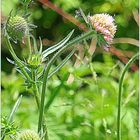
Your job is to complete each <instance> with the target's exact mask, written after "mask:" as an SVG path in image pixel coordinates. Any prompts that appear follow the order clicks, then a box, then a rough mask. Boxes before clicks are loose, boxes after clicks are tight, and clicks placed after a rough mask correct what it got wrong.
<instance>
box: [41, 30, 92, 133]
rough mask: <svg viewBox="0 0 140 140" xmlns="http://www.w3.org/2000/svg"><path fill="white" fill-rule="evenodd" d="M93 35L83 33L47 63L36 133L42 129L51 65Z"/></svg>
mask: <svg viewBox="0 0 140 140" xmlns="http://www.w3.org/2000/svg"><path fill="white" fill-rule="evenodd" d="M94 34H95V31H93V30H92V31H89V32H87V33H84V34H82V35H81V36H79V37H77V38H75V39H73V40H72V41H70V42H69V43H68V44H66V45H65V46H64V47H63V48H61V49H60V50H59V51H58V52H57V53H56V54H54V56H53V58H52V59H51V60H50V61H49V63H48V65H47V67H46V69H45V71H44V79H43V86H42V93H41V106H40V113H39V121H38V132H40V131H41V129H42V121H43V114H44V102H45V92H46V83H47V79H48V74H49V70H50V68H51V65H52V64H53V63H54V61H55V60H56V59H57V57H58V56H59V55H61V53H62V52H64V50H66V49H67V48H68V47H70V46H73V45H74V44H76V43H79V42H81V41H82V40H84V39H88V38H90V37H92V36H93V35H94Z"/></svg>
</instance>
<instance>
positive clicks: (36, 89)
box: [32, 69, 40, 109]
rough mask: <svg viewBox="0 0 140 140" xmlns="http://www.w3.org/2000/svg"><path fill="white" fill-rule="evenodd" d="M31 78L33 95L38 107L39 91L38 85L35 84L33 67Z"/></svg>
mask: <svg viewBox="0 0 140 140" xmlns="http://www.w3.org/2000/svg"><path fill="white" fill-rule="evenodd" d="M32 80H33V81H34V83H33V84H32V86H33V92H34V96H35V100H36V103H37V106H38V109H39V106H40V101H39V91H38V87H37V84H36V72H35V70H34V69H32Z"/></svg>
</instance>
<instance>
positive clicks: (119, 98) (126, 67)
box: [117, 53, 139, 140]
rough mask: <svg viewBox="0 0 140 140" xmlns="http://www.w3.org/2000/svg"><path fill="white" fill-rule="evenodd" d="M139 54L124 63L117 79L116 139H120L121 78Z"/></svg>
mask: <svg viewBox="0 0 140 140" xmlns="http://www.w3.org/2000/svg"><path fill="white" fill-rule="evenodd" d="M138 56H139V54H138V53H137V54H136V55H134V56H133V57H132V58H131V59H130V60H129V61H128V63H127V64H126V65H125V67H124V69H123V71H122V74H121V76H120V80H119V93H118V116H117V140H121V98H122V87H123V79H124V76H125V73H126V71H127V70H128V68H129V67H130V65H131V64H132V63H133V62H134V61H135V60H136V59H137V58H138Z"/></svg>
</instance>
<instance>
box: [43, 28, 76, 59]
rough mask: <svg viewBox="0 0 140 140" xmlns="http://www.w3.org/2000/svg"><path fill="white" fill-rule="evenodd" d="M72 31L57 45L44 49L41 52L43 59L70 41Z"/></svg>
mask: <svg viewBox="0 0 140 140" xmlns="http://www.w3.org/2000/svg"><path fill="white" fill-rule="evenodd" d="M73 32H74V30H72V31H71V32H70V33H69V34H68V35H67V36H66V37H65V38H64V39H63V40H62V41H60V42H59V43H58V44H56V45H54V46H52V47H50V48H48V49H46V50H45V51H43V53H42V54H43V59H44V58H45V57H47V56H48V55H49V54H51V53H53V52H55V51H56V50H58V49H60V48H62V47H63V46H64V45H65V44H66V43H67V42H68V41H69V39H70V37H71V36H72V34H73Z"/></svg>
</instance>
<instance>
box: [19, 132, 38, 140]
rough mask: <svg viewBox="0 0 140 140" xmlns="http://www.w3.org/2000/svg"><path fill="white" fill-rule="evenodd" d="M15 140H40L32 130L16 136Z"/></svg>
mask: <svg viewBox="0 0 140 140" xmlns="http://www.w3.org/2000/svg"><path fill="white" fill-rule="evenodd" d="M17 140H40V138H39V135H38V134H37V133H36V132H34V131H33V130H24V131H22V132H21V133H20V134H19V135H18V137H17Z"/></svg>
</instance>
